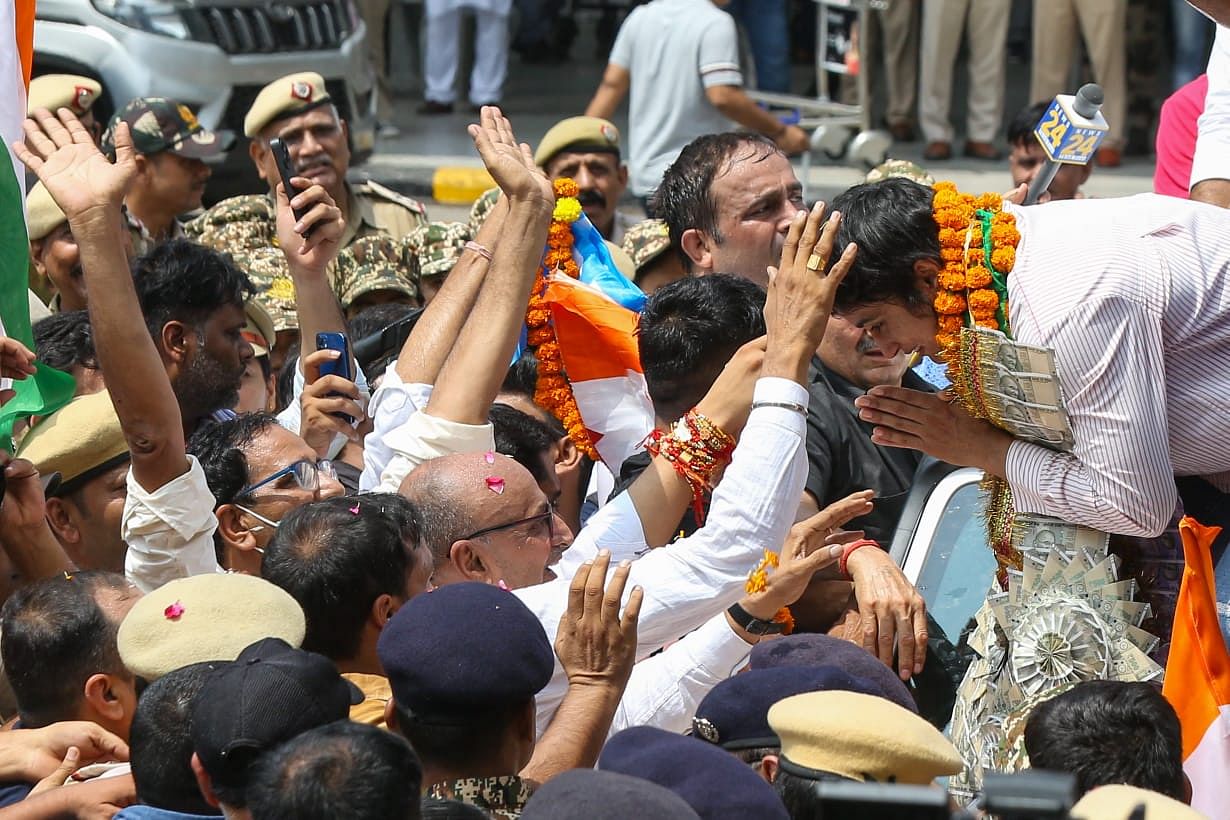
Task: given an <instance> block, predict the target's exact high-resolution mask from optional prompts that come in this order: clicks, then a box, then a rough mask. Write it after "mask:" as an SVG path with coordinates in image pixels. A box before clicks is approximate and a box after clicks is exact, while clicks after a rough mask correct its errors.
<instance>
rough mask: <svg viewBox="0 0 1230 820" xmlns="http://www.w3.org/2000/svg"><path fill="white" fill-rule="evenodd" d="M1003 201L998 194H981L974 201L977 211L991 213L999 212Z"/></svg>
mask: <svg viewBox="0 0 1230 820" xmlns="http://www.w3.org/2000/svg"><path fill="white" fill-rule="evenodd" d="M1003 201H1004V199H1003V197H1001V196H1000V195H999V194H981V195H979V197H978V199H977V200H976V202H977V204H978V209H979V210H982V211H993V212H998V211H999V209H1000V206H1001V205H1002V204H1003Z"/></svg>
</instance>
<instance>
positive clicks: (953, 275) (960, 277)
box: [939, 266, 965, 290]
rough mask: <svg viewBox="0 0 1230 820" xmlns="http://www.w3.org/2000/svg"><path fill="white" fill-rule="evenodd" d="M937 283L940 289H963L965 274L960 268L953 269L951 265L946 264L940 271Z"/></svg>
mask: <svg viewBox="0 0 1230 820" xmlns="http://www.w3.org/2000/svg"><path fill="white" fill-rule="evenodd" d="M939 285H940V289H941V290H964V289H965V274H963V273H962V272H961V269H960V268H958V269H957V270H955V271H954V270H953V269H952V266H947V267H945V268H944V269H943V270H942V271H940V276H939Z"/></svg>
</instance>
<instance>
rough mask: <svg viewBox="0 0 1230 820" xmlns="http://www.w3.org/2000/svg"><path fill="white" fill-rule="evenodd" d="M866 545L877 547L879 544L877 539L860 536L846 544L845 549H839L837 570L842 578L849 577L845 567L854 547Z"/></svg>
mask: <svg viewBox="0 0 1230 820" xmlns="http://www.w3.org/2000/svg"><path fill="white" fill-rule="evenodd" d="M867 546H871V547H875V548H876V549H879V547H880V544H879V542H878V541H872V540H871V539H870V538H860V539H859V540H857V541H851V542H850V543H849V544H846V546H845V549H843V550H842V551H841V560H839V561H838V562H837V571H838V572H840V573H841V575H842V577H843V578H849V577H850V573H849V571H848V570H847V569H846V562H847V561H849V560H850V556H851V555H853V554H854V551H855V550H856V549H858V548H860V547H867Z"/></svg>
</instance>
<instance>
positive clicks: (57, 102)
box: [26, 74, 102, 117]
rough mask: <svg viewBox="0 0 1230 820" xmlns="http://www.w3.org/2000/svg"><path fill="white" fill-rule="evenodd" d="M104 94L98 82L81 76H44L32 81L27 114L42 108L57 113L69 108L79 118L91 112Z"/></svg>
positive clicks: (27, 97)
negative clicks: (59, 109) (99, 97)
mask: <svg viewBox="0 0 1230 820" xmlns="http://www.w3.org/2000/svg"><path fill="white" fill-rule="evenodd" d="M101 93H102V86H101V85H99V83H98V81H97V80H94V79H91V78H89V77H82V76H81V75H80V74H44V75H43V76H41V77H35V78H34V79H33V80H31V81H30V91H29V92H28V93H27V94H26V112H27V113H30V114H32V113H34V112H35V111H36V110H38V109H40V108H46V109H47V110H48V111H51V112H55V110H56V109H58V108H67V109H68V110H70V111H72V112H73V113H74V114H76V115H77V116H78V117H80V116H81V115H82V114H84V113H85V112H87V111H89V110H90V108H91V107H92V106H93V105H94V101H95V100H97V99H98V95H99V94H101Z"/></svg>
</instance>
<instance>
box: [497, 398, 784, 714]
mask: <svg viewBox="0 0 1230 820" xmlns="http://www.w3.org/2000/svg"><path fill="white" fill-rule="evenodd" d="M755 400H756V401H767V402H783V403H794V404H798V405H801V406H803V407H806V406H807V400H808V395H807V391H806V390H804V389H803V388H802V387H801V386H800V385H798V384H796V383H794V382H792V381H790V380H788V379H778V378H762V379H760V380H759V381H758V382H757V383H756V391H755ZM806 435H807V420H806V416H805V415H804V414H803V413H798V412H795V411H793V410H788V409H785V408H782V407H758V408H756V409H754V410H752V413H751V415H750V416H749V417H748V421H747V426H746V427H744V430H743V434H742V436H741V438H740V442H741V443H740V444H739V446H738V447H736V448H735V453H734V459H733V461H732V462H731V464H730V466H729V467H728V468H727V469H726V473H725V475H724V476H723V478H722V481H721V483H719V484H718V486H717V489H716V490H715V491H714V493H713V499H712V503H711V504H710V507H709V516H708V518H707V519H706V521H705V526H704V527H702V528H701V529H699V530H697V531H696V532H695V533H694V534H693V535H691V536H689V537H687V538H681V539H679V540H678V541H676V542H674V543H673V544H671V545H670V546H667V547H663V548H661V549H655V550H652V551H650V552H649V553H647V554H646V555H645V556H643V557H642V558H639V559H638V560H636V561H634V562H633V563H632V571H631V573H630V575H629V581H628V585H627V589H628V591H629V592H631V590H632V588H633V587H634V586H640V587H642V588H643V589H644V591H645V599H644V602H643V604H642V606H641V616H640V622H639V626H638V630H637V640H638V646H637V654H638V656H639V657H641V658H644V657H646V656H648V655H649V654H651V653H653V652H654V651H655V650H657V649H659V648H660V647H662V646H664V645H666V644H667V643H669V642H671V641H674V640H676V639H677V638H679V637H681V636H683V635H686V634H688V633H689V632H691V631H692V630H694V629H696V628H697V627H699V626H700V625H701V624H703V623H704V622H705V621H707V620H709V619H710V618H712V617H713V616H715V615H718V614H720V613H721V612H722V611H724V610H725V609H726V608H727V607H729V606H730V605H731V604H733V603H734V602H735V601H737V600H739V598H740V597H741V596H742V595H743V587H744V584H745V583H746V581H747V575H748V573H749V572H751V570H752V569H753V568H754V567H755V565H756V562H757V561H758V560H759V559H760V557H761V554H762V552H763V551H764V550H766V549H772V550H776V549H780V548H781V545H782V543H783V542H784V540H785V538H786V534H787V532H788V531H789V530H790V526H791V525H792V524H793V523H794V515H795V511H796V510H797V509H798V505H799V496H800V494H801V493H802V492H803V481H804V479H805V478H806V476H807V458H806V452H805V449H804V441H805V438H806ZM566 554H567V553H565V555H566ZM568 586H569V582H568V581H567V580H564V579H562V578H556V579H555V580H554V581H551V582H550V583H547V584H539V585H537V586H532V587H526V588H525V589H519V590H515V593H516V595H517V596H518V597H519V598H521V600H522V601H523V602H524V603H525V604H526V605H527V606H528V607H529V608H530V610H531V611H533V612H534V613H535V614H536V615H537V616H538V619H539V621H541V622H542V625H543V628H544V629H546V631H547V636H548V637H549V638H550V639H551V640H552V641H554V640H555V632H556V629H557V628H558V627H559V621H560V618H561V617H562V616H563V614H564V612H565V611H566V609H567V606H568ZM566 689H567V680H566V679H565V677H564V674H563V670H562V669H561V668H559V666H558V664H557V666H556V673H555V676H554V677H553V678H552V680H551V682H550V683H549V684H547V686H546V688H545V689H543V690H542V692H540V693H539V694H538V718H539V723H538V726H539V729H540V730H542V729H545V728H546V726H547V723H549V722H550V719H551V716H552V715H553V714H554V713H555V709H556V708H557V707H558V706H559V702H560V700H561V699H562V698H563V695H564V692H565V690H566Z"/></svg>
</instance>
